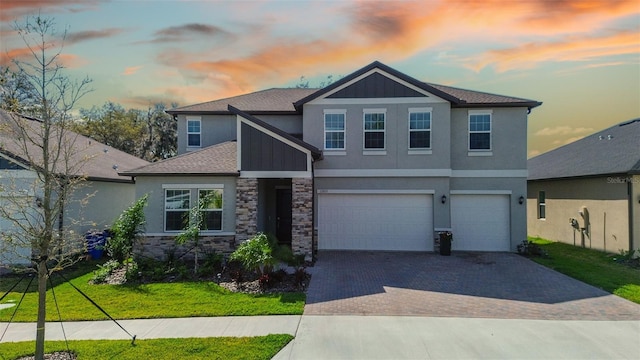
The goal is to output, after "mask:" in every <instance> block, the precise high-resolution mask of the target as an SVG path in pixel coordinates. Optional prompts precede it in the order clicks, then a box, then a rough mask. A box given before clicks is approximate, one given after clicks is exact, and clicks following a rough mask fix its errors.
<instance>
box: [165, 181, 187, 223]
mask: <svg viewBox="0 0 640 360" xmlns="http://www.w3.org/2000/svg"><path fill="white" fill-rule="evenodd" d="M190 203H191V191H190V190H188V189H166V190H165V197H164V229H165V231H179V230H183V229H185V228H186V227H187V225H188V224H189V209H190V207H191V205H190Z"/></svg>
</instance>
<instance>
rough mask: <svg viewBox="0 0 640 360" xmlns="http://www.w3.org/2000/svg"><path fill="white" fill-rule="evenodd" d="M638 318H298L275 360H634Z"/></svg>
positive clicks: (639, 326)
mask: <svg viewBox="0 0 640 360" xmlns="http://www.w3.org/2000/svg"><path fill="white" fill-rule="evenodd" d="M639 343H640V322H639V321H567V320H522V319H477V318H476V319H465V318H434V317H415V316H413V317H412V316H309V315H304V316H303V317H302V319H301V322H300V327H299V328H298V333H297V335H296V338H295V339H293V341H292V342H290V343H289V344H288V345H287V346H286V347H285V348H284V349H282V350H281V351H280V352H279V353H278V354H277V355H276V356H275V357H274V359H276V360H283V359H332V360H337V359H349V360H353V359H636V360H637V359H640V348H639V347H638V344H639Z"/></svg>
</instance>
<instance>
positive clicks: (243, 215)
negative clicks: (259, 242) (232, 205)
mask: <svg viewBox="0 0 640 360" xmlns="http://www.w3.org/2000/svg"><path fill="white" fill-rule="evenodd" d="M257 229H258V179H255V178H238V179H237V180H236V244H239V243H241V242H242V241H244V240H247V239H248V238H250V237H252V236H254V235H255V234H256V232H257V231H258V230H257Z"/></svg>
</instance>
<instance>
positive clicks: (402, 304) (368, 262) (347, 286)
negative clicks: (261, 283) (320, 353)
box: [304, 251, 640, 320]
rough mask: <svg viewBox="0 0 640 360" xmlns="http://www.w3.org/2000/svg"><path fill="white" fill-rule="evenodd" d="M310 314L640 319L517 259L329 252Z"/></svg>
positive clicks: (608, 298)
mask: <svg viewBox="0 0 640 360" xmlns="http://www.w3.org/2000/svg"><path fill="white" fill-rule="evenodd" d="M309 271H310V272H311V273H312V280H311V284H310V286H309V289H308V291H307V305H306V306H305V311H304V315H396V316H397V315H412V316H415V315H417V316H435V317H459V318H496V319H544V320H640V305H638V304H635V303H633V302H630V301H627V300H625V299H622V298H620V297H618V296H615V295H611V294H609V293H607V292H605V291H603V290H600V289H598V288H595V287H593V286H590V285H587V284H585V283H583V282H580V281H577V280H575V279H573V278H570V277H568V276H565V275H563V274H560V273H558V272H556V271H553V270H550V269H548V268H546V267H544V266H541V265H538V264H536V263H535V262H533V261H531V260H529V259H526V258H524V257H522V256H519V255H517V254H511V253H454V254H452V256H440V255H437V254H433V253H417V252H416V253H408V252H365V251H324V252H320V253H319V255H318V261H317V262H316V265H315V266H314V267H312V268H309Z"/></svg>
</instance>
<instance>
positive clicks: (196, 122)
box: [187, 117, 202, 147]
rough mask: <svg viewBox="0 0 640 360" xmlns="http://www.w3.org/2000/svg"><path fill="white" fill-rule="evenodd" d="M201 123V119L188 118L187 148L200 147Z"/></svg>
mask: <svg viewBox="0 0 640 360" xmlns="http://www.w3.org/2000/svg"><path fill="white" fill-rule="evenodd" d="M201 126H202V124H201V121H200V118H199V117H187V147H200V146H201V143H200V135H201Z"/></svg>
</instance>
